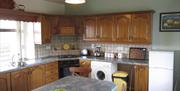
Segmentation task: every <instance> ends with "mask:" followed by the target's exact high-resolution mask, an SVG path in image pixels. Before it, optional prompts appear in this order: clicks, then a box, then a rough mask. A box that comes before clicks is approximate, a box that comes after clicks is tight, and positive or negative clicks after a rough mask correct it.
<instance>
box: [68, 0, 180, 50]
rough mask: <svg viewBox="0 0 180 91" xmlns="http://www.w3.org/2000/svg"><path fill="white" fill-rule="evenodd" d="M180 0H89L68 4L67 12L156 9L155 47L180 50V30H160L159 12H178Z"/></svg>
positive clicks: (84, 12) (83, 13) (153, 46)
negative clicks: (84, 2) (78, 3)
mask: <svg viewBox="0 0 180 91" xmlns="http://www.w3.org/2000/svg"><path fill="white" fill-rule="evenodd" d="M179 4H180V0H87V3H86V4H83V5H66V8H65V13H67V14H77V15H86V14H99V13H111V12H126V11H141V10H155V13H154V15H153V39H152V48H153V49H163V50H180V41H179V40H180V32H159V14H160V13H161V12H175V11H176V12H177V11H179V10H180V5H179Z"/></svg>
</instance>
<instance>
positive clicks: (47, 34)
mask: <svg viewBox="0 0 180 91" xmlns="http://www.w3.org/2000/svg"><path fill="white" fill-rule="evenodd" d="M38 21H39V22H41V24H40V26H39V25H37V26H38V27H37V28H36V27H35V28H36V29H35V30H34V33H35V38H34V39H35V44H47V43H50V42H51V27H50V23H49V18H48V16H40V17H39V18H38ZM39 27H40V28H39Z"/></svg>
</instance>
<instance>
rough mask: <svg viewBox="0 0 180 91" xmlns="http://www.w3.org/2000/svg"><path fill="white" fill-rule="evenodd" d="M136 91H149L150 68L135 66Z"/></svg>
mask: <svg viewBox="0 0 180 91" xmlns="http://www.w3.org/2000/svg"><path fill="white" fill-rule="evenodd" d="M134 85H135V86H134V88H135V91H148V67H147V66H142V65H137V66H135V83H134Z"/></svg>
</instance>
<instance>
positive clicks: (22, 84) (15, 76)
mask: <svg viewBox="0 0 180 91" xmlns="http://www.w3.org/2000/svg"><path fill="white" fill-rule="evenodd" d="M1 78H2V79H1ZM6 79H7V80H6ZM8 79H10V75H8V74H5V75H4V74H2V75H1V74H0V84H2V85H0V91H10V89H9V88H11V89H12V90H11V91H31V90H33V89H36V88H38V87H40V86H42V85H45V84H48V83H50V82H53V81H56V80H58V79H59V78H58V62H53V63H48V64H44V65H38V66H34V67H30V68H26V69H22V70H18V71H15V72H11V82H10V81H9V80H8ZM4 83H6V84H4ZM10 83H11V87H10V85H9V84H10ZM1 89H2V90H1Z"/></svg>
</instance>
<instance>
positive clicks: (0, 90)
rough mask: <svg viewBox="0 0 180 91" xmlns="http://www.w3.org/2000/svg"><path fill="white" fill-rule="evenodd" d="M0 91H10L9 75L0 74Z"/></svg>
mask: <svg viewBox="0 0 180 91" xmlns="http://www.w3.org/2000/svg"><path fill="white" fill-rule="evenodd" d="M0 91H11V87H10V73H3V74H0Z"/></svg>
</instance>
